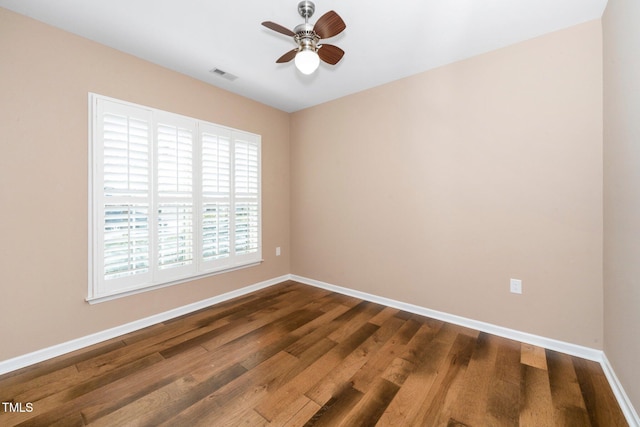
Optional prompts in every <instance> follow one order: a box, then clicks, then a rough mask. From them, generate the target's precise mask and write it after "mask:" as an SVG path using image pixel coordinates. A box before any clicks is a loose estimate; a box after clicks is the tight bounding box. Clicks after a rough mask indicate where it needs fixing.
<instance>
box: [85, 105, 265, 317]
mask: <svg viewBox="0 0 640 427" xmlns="http://www.w3.org/2000/svg"><path fill="white" fill-rule="evenodd" d="M100 102H107V103H115V104H119V105H121V106H124V107H125V108H134V109H138V110H146V111H147V112H148V113H149V114H150V116H151V121H150V132H151V136H150V138H151V141H152V147H155V143H156V135H155V134H156V130H157V125H158V122H157V120H158V117H165V118H167V117H168V118H169V119H170V120H171V121H172V123H174V122H179V121H186V122H187V123H190V124H192V125H193V129H194V149H193V185H192V187H193V196H192V198H193V231H194V236H195V235H196V234H197V236H196V237H195V238H194V247H193V250H194V260H193V269H191V271H190V272H189V273H188V274H177V275H171V274H160V275H158V274H157V273H158V271H159V269H156V268H155V266H154V264H155V261H156V259H155V256H154V255H155V254H156V250H157V242H156V238H157V236H156V235H155V231H156V229H157V224H156V223H157V218H156V212H155V207H156V206H157V203H158V200H157V198H158V197H157V196H156V194H157V191H158V190H157V183H156V182H155V167H156V163H157V158H156V156H157V154H156V150H155V149H152V152H151V153H150V156H149V159H150V162H151V166H150V169H151V171H152V172H151V173H150V177H149V179H150V183H149V185H150V187H151V190H150V193H151V196H150V197H151V201H150V207H149V212H150V217H149V219H148V222H149V233H150V242H151V243H150V246H151V248H150V255H151V258H150V264H151V267H150V268H151V270H152V271H151V274H150V275H149V276H150V277H151V279H150V280H146V281H144V283H135V284H134V285H132V286H126V287H120V288H117V289H112V290H108V289H105V287H104V286H99V284H100V283H106V281H104V280H103V279H102V277H104V276H102V277H101V276H100V275H101V274H104V269H103V268H99V267H102V265H103V264H102V262H103V261H101V260H100V257H101V256H103V251H102V249H101V248H100V245H101V241H102V240H101V237H100V236H101V235H102V233H103V227H104V224H103V223H101V222H100V217H101V215H102V214H101V210H102V211H104V208H102V207H101V206H102V205H101V206H98V204H99V203H100V202H101V201H102V200H103V199H104V196H103V188H101V185H102V179H103V176H101V175H100V173H101V171H100V170H99V169H100V167H99V164H101V162H103V157H102V153H96V145H95V144H96V142H95V141H96V138H97V136H98V135H97V134H98V133H99V132H100V131H101V129H98V128H99V126H98V108H97V106H98V103H100ZM206 129H218V130H221V131H224V132H225V134H227V133H228V134H229V135H231V138H230V141H231V142H230V144H231V146H230V147H231V148H230V152H231V154H230V156H231V157H230V159H231V160H230V164H231V172H230V178H231V183H232V184H231V188H230V190H229V191H230V195H229V197H230V198H231V200H232V203H231V205H230V206H231V207H230V209H229V216H230V217H234V214H235V211H234V208H233V207H234V206H235V199H236V194H235V193H234V190H235V189H234V184H233V183H234V178H233V177H234V170H233V168H234V162H235V160H234V159H235V157H234V156H235V152H234V148H233V147H235V144H236V143H237V142H238V141H240V140H242V141H244V142H248V143H249V144H250V145H252V146H257V177H258V178H257V179H258V186H257V187H258V188H257V197H254V198H253V200H254V202H253V203H256V202H257V229H258V233H257V248H255V249H253V250H252V252H251V253H250V254H249V255H246V256H245V255H235V249H236V248H235V246H236V242H235V240H234V233H235V231H236V230H235V228H234V227H231V230H230V232H231V235H232V236H231V237H232V238H231V241H230V243H229V244H230V245H231V254H232V256H230V257H228V258H226V261H227V262H221V263H216V262H210V261H209V262H207V261H204V260H203V259H202V254H203V253H202V248H203V246H202V245H203V243H202V239H201V236H202V208H203V199H204V196H203V195H202V179H201V178H202V167H201V165H202V158H201V155H202V141H201V135H202V133H203V132H205V130H206ZM238 143H239V142H238ZM261 145H262V143H261V136H260V135H257V134H253V133H250V132H245V131H241V130H237V129H232V128H229V127H226V126H221V125H218V124H215V123H210V122H205V121H202V120H198V119H194V118H190V117H186V116H181V115H178V114H174V113H169V112H166V111H162V110H158V109H154V108H150V107H146V106H142V105H138V104H133V103H130V102H126V101H122V100H118V99H114V98H109V97H106V96H102V95H98V94H94V93H89V159H88V161H89V188H88V190H89V191H88V192H89V197H88V200H89V242H88V243H89V245H88V265H89V271H88V272H89V274H88V279H89V280H88V282H89V283H88V292H87V295H88V296H87V298H86V300H87V301H88V302H89V303H91V304H93V303H98V302H103V301H109V300H112V299H116V298H120V297H124V296H128V295H132V294H137V293H141V292H146V291H149V290H154V289H159V288H162V287H166V286H171V285H175V284H178V283H184V282H188V281H192V280H195V279H199V278H203V277H207V276H211V275H216V274H221V273H226V272H230V271H234V270H238V269H242V268H248V267H252V266H255V265H259V264H260V263H261V262H262V188H261V187H262V178H261V176H262V171H261V168H262V162H261ZM101 147H102V146H101ZM241 199H242V198H241V197H240V200H241ZM104 200H106V199H104ZM152 211H153V212H152ZM232 221H235V217H234V219H233V220H232ZM233 223H234V222H232V224H233ZM134 277H135V275H134ZM162 277H164V279H163V278H162Z"/></svg>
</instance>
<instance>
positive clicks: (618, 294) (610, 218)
mask: <svg viewBox="0 0 640 427" xmlns="http://www.w3.org/2000/svg"><path fill="white" fill-rule="evenodd" d="M638 22H640V3H639V2H638V1H636V0H609V3H608V5H607V9H606V11H605V13H604V16H603V18H602V26H603V36H604V333H605V345H604V349H605V354H606V355H607V358H608V359H609V361H610V363H611V365H612V366H613V368H614V370H615V372H616V375H617V377H618V378H619V379H620V381H621V382H622V386H623V387H624V389H625V391H626V393H627V395H628V396H629V398H630V400H631V402H632V404H633V406H634V407H635V408H636V409H637V410H639V409H640V369H638V360H640V333H639V332H638V326H640V79H639V78H638V76H640V54H639V52H640V27H638Z"/></svg>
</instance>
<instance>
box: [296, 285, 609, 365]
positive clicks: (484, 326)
mask: <svg viewBox="0 0 640 427" xmlns="http://www.w3.org/2000/svg"><path fill="white" fill-rule="evenodd" d="M291 280H295V281H296V282H300V283H304V284H306V285H311V286H316V287H319V288H323V289H327V290H330V291H334V292H338V293H340V294H345V295H349V296H352V297H355V298H359V299H363V300H366V301H371V302H375V303H378V304H382V305H386V306H388V307H393V308H397V309H400V310H404V311H408V312H410V313H415V314H419V315H421V316H425V317H431V318H433V319H438V320H442V321H445V322H449V323H453V324H455V325H460V326H465V327H467V328H470V329H476V330H479V331H482V332H487V333H489V334H493V335H497V336H500V337H504V338H509V339H512V340H515V341H520V342H524V343H527V344H532V345H536V346H539V347H544V348H548V349H550V350H554V351H559V352H562V353H566V354H570V355H572V356H578V357H582V358H583V359H588V360H592V361H596V362H600V361H601V360H602V351H601V350H596V349H593V348H589V347H583V346H580V345H576V344H571V343H567V342H563V341H558V340H554V339H551V338H545V337H541V336H538V335H533V334H528V333H526V332H520V331H516V330H514V329H509V328H504V327H502V326H496V325H493V324H490V323H485V322H480V321H478V320H473V319H468V318H466V317H461V316H456V315H453V314H449V313H444V312H441V311H436V310H431V309H428V308H424V307H420V306H417V305H413V304H408V303H405V302H401V301H396V300H392V299H389V298H384V297H380V296H377V295H372V294H368V293H366V292H360V291H355V290H353V289H349V288H343V287H340V286H336V285H332V284H329V283H324V282H320V281H318V280H314V279H309V278H306V277H300V276H295V275H292V276H291Z"/></svg>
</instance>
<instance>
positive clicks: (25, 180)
mask: <svg viewBox="0 0 640 427" xmlns="http://www.w3.org/2000/svg"><path fill="white" fill-rule="evenodd" d="M88 92H96V93H99V94H102V95H106V96H111V97H115V98H119V99H123V100H127V101H131V102H135V103H139V104H143V105H148V106H152V107H156V108H160V109H163V110H168V111H172V112H175V113H179V114H184V115H187V116H191V117H195V118H198V119H203V120H207V121H211V122H214V123H218V124H222V125H225V126H230V127H234V128H239V129H243V130H247V131H249V132H254V133H258V134H261V135H262V147H263V226H264V231H263V257H264V263H263V264H262V265H260V266H258V267H253V268H248V269H244V270H241V271H237V272H233V273H229V274H223V275H217V276H212V277H209V278H205V279H201V280H197V281H193V282H189V283H184V284H180V285H175V286H172V287H168V288H164V289H160V290H156V291H152V292H146V293H143V294H139V295H136V296H131V297H126V298H122V299H118V300H115V301H111V302H105V303H101V304H97V305H89V304H88V303H86V302H85V301H84V299H85V298H86V296H87V271H88V267H87V264H88V261H87V241H88V232H87V227H88V225H87V224H88V222H87V215H88V213H87V212H88V207H87V206H88V201H87V200H88V197H87V191H88V190H87V187H88V184H87V179H88V178H87V177H88V172H87V171H88V138H87V134H88V130H87V129H88V124H87V122H88V112H87V108H88V107H87V105H88V98H87V93H88ZM0 203H1V206H2V209H0V236H1V237H0V272H2V275H1V279H0V322H1V323H2V327H0V343H2V344H1V345H0V360H5V359H8V358H11V357H15V356H19V355H23V354H25V353H28V352H31V351H34V350H39V349H42V348H46V347H48V346H51V345H54V344H59V343H62V342H65V341H68V340H71V339H74V338H78V337H83V336H86V335H88V334H91V333H95V332H99V331H102V330H105V329H109V328H112V327H115V326H118V325H121V324H124V323H128V322H131V321H134V320H137V319H141V318H145V317H148V316H151V315H153V314H156V313H160V312H164V311H167V310H170V309H172V308H176V307H180V306H183V305H186V304H189V303H192V302H196V301H200V300H203V299H206V298H209V297H212V296H216V295H219V294H222V293H225V292H228V291H232V290H235V289H238V288H241V287H244V286H247V285H251V284H255V283H258V282H261V281H264V280H268V279H272V278H276V277H279V276H282V275H285V274H288V273H289V272H290V266H289V258H288V254H289V253H290V250H289V115H288V114H286V113H284V112H281V111H278V110H276V109H273V108H270V107H267V106H264V105H262V104H258V103H256V102H253V101H250V100H248V99H245V98H242V97H239V96H236V95H234V94H231V93H229V92H226V91H223V90H219V89H216V88H214V87H212V86H210V85H207V84H205V83H202V82H199V81H197V80H194V79H191V78H189V77H186V76H184V75H181V74H178V73H175V72H172V71H169V70H167V69H164V68H160V67H158V66H156V65H153V64H150V63H148V62H145V61H142V60H140V59H137V58H135V57H132V56H129V55H126V54H124V53H121V52H118V51H116V50H113V49H110V48H107V47H105V46H102V45H99V44H96V43H94V42H91V41H89V40H86V39H83V38H80V37H77V36H74V35H71V34H69V33H66V32H63V31H60V30H57V29H55V28H52V27H50V26H47V25H44V24H42V23H39V22H37V21H34V20H31V19H28V18H26V17H24V16H21V15H17V14H14V13H12V12H9V11H7V10H5V9H2V8H0ZM276 246H281V247H282V253H283V255H282V256H280V257H278V258H276V257H275V247H276Z"/></svg>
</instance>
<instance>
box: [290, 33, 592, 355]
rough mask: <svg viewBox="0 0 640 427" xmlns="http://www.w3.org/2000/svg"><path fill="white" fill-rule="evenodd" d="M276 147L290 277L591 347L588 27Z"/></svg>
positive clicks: (449, 71)
mask: <svg viewBox="0 0 640 427" xmlns="http://www.w3.org/2000/svg"><path fill="white" fill-rule="evenodd" d="M291 142H292V146H291V201H292V209H291V212H292V213H291V221H292V223H291V236H292V240H291V242H292V256H291V268H292V273H294V274H298V275H301V276H305V277H309V278H313V279H316V280H321V281H325V282H329V283H332V284H335V285H339V286H345V287H349V288H352V289H356V290H359V291H364V292H368V293H371V294H375V295H379V296H383V297H388V298H392V299H396V300H400V301H404V302H408V303H413V304H417V305H420V306H423V307H427V308H431V309H435V310H440V311H444V312H447V313H452V314H456V315H460V316H464V317H467V318H471V319H476V320H480V321H485V322H489V323H493V324H496V325H501V326H504V327H508V328H512V329H516V330H520V331H525V332H529V333H533V334H537V335H541V336H545V337H550V338H555V339H558V340H562V341H567V342H571V343H575V344H579V345H584V346H588V347H593V348H601V347H602V339H603V325H602V323H603V320H602V317H603V308H602V293H603V292H602V43H601V25H600V21H593V22H589V23H586V24H582V25H579V26H575V27H572V28H570V29H567V30H564V31H560V32H557V33H554V34H550V35H547V36H544V37H540V38H537V39H534V40H530V41H527V42H524V43H520V44H517V45H514V46H511V47H508V48H505V49H501V50H498V51H494V52H491V53H488V54H484V55H481V56H478V57H475V58H472V59H469V60H466V61H462V62H458V63H455V64H452V65H449V66H445V67H442V68H439V69H436V70H432V71H429V72H426V73H422V74H419V75H416V76H412V77H409V78H406V79H403V80H399V81H396V82H393V83H390V84H386V85H384V86H380V87H377V88H374V89H371V90H367V91H365V92H361V93H358V94H355V95H351V96H347V97H345V98H342V99H339V100H336V101H333V102H329V103H326V104H323V105H320V106H317V107H313V108H309V109H306V110H303V111H300V112H297V113H294V114H293V115H292V119H291ZM510 278H518V279H522V280H523V288H524V293H523V295H515V294H510V293H509V279H510Z"/></svg>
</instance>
